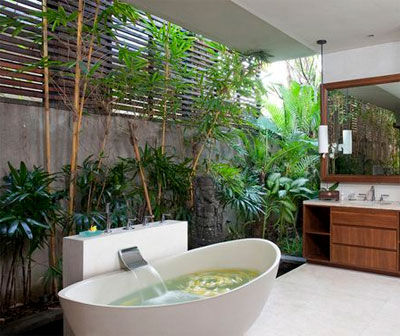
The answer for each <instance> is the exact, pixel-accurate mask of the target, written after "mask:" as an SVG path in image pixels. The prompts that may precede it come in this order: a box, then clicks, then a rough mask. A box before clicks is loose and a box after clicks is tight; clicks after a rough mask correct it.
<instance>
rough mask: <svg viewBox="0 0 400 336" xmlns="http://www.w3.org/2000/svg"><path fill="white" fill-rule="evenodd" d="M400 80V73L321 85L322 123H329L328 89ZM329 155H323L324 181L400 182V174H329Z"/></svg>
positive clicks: (322, 171) (322, 176)
mask: <svg viewBox="0 0 400 336" xmlns="http://www.w3.org/2000/svg"><path fill="white" fill-rule="evenodd" d="M395 82H400V74H394V75H387V76H379V77H370V78H362V79H354V80H348V81H342V82H332V83H326V84H323V85H321V125H327V124H328V99H327V98H328V91H331V90H336V89H346V88H352V87H357V86H368V85H377V84H387V83H395ZM328 165H329V157H328V155H325V157H323V156H321V181H322V182H332V183H336V182H350V183H351V182H353V183H363V182H367V183H399V184H400V175H392V176H374V175H344V174H329V170H328V169H329V166H328Z"/></svg>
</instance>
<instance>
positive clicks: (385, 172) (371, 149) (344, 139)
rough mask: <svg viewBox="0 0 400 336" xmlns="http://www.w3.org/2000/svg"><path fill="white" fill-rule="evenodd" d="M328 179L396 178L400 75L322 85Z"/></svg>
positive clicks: (399, 142) (324, 177)
mask: <svg viewBox="0 0 400 336" xmlns="http://www.w3.org/2000/svg"><path fill="white" fill-rule="evenodd" d="M322 94H323V107H322V115H321V120H322V123H323V124H326V125H328V127H327V129H328V130H327V132H328V147H329V149H328V153H327V154H326V155H324V158H323V159H322V165H321V169H322V171H321V175H322V180H323V181H326V182H333V181H334V182H387V183H394V182H395V183H400V74H399V75H391V76H383V77H374V78H367V79H360V80H352V81H346V82H337V83H329V84H325V85H323V90H322Z"/></svg>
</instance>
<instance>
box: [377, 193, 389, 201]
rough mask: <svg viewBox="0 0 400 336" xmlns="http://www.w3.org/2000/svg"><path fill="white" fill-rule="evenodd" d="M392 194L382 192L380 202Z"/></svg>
mask: <svg viewBox="0 0 400 336" xmlns="http://www.w3.org/2000/svg"><path fill="white" fill-rule="evenodd" d="M389 196H390V195H387V194H382V195H381V197H380V198H379V202H383V201H384V200H385V197H389Z"/></svg>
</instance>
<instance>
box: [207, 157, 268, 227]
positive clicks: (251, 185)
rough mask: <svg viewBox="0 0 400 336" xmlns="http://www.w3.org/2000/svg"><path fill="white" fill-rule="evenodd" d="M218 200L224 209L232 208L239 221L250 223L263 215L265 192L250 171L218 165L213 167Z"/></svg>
mask: <svg viewBox="0 0 400 336" xmlns="http://www.w3.org/2000/svg"><path fill="white" fill-rule="evenodd" d="M211 174H212V176H213V177H214V179H215V182H216V184H217V190H218V195H217V196H218V198H219V200H220V201H221V203H222V204H223V206H224V207H227V206H228V207H230V208H231V209H233V210H234V211H235V212H236V214H237V215H238V216H239V218H238V220H239V221H245V222H250V221H253V220H255V219H259V218H260V216H261V215H262V214H263V207H264V196H265V190H264V188H263V186H261V185H260V184H259V180H258V177H257V176H255V175H254V174H251V173H250V171H249V170H244V171H241V169H240V168H237V167H232V166H231V165H229V164H224V163H216V164H213V165H212V166H211Z"/></svg>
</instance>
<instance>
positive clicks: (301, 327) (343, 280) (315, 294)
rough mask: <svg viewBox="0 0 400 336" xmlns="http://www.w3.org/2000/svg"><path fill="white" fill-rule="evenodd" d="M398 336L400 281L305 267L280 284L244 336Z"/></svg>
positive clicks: (361, 273) (366, 274) (293, 272)
mask: <svg viewBox="0 0 400 336" xmlns="http://www.w3.org/2000/svg"><path fill="white" fill-rule="evenodd" d="M270 335H273V336H309V335H310V336H328V335H329V336H331V335H332V336H358V335H361V336H400V278H395V277H389V276H384V275H377V274H372V273H364V272H356V271H349V270H344V269H340V268H333V267H326V266H318V265H311V264H305V265H303V266H301V267H298V268H297V269H295V270H293V271H291V272H289V273H287V274H285V275H283V276H281V277H280V278H278V279H277V280H276V283H275V286H274V289H273V291H272V293H271V296H270V298H269V300H268V302H267V304H266V306H265V307H264V310H263V312H262V313H261V315H260V317H259V318H258V320H257V321H256V323H255V324H254V325H253V326H252V327H251V329H250V330H249V331H248V333H247V334H246V336H270Z"/></svg>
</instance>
